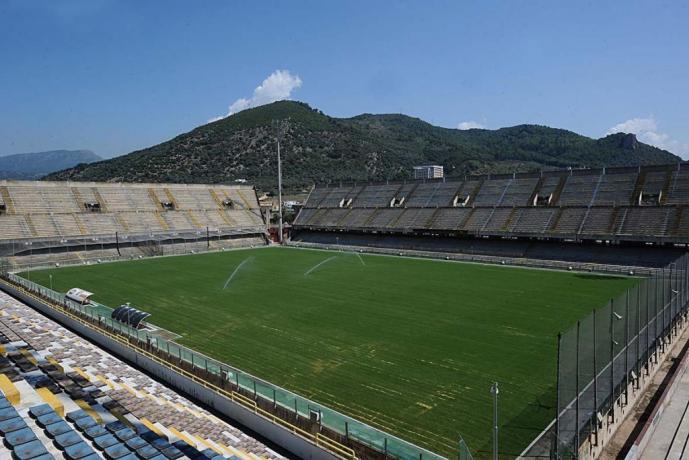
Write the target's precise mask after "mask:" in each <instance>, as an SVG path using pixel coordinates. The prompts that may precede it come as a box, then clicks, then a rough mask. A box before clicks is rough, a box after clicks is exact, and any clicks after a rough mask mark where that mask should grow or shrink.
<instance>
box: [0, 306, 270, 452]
mask: <svg viewBox="0 0 689 460" xmlns="http://www.w3.org/2000/svg"><path fill="white" fill-rule="evenodd" d="M0 438H2V442H3V444H4V445H5V447H6V448H7V449H8V450H9V451H10V453H11V456H12V458H15V459H36V460H49V459H57V458H66V459H87V460H93V459H101V458H105V459H125V460H133V459H140V460H149V459H153V460H165V459H182V458H184V459H199V460H203V459H212V458H215V459H217V458H230V459H233V460H257V459H258V458H266V459H278V458H283V457H282V455H280V454H279V453H277V452H275V451H273V450H272V449H270V448H268V447H267V446H266V445H264V444H263V443H262V442H260V441H258V440H256V439H254V438H253V437H251V436H249V435H247V434H246V433H244V432H242V431H241V430H240V429H238V428H236V427H234V426H232V425H229V424H228V423H226V422H225V421H223V420H220V419H219V418H218V417H216V416H214V415H212V414H210V413H209V412H207V411H206V410H204V409H202V408H200V407H198V406H197V405H195V404H193V403H192V402H190V401H189V400H187V399H185V398H184V397H182V396H180V395H179V394H177V393H175V392H174V391H172V390H170V389H169V388H167V387H166V386H163V385H161V384H160V383H158V382H156V381H155V380H153V379H152V378H150V377H148V376H147V375H145V374H143V373H141V372H139V371H137V370H135V369H134V368H132V367H130V366H129V365H127V364H125V363H123V362H122V361H120V360H118V359H116V358H115V357H113V356H112V355H110V354H108V353H107V352H105V351H104V350H102V349H100V348H98V347H96V346H95V345H92V344H91V343H90V342H88V341H86V340H84V339H81V338H80V337H78V336H76V335H74V334H73V333H71V332H69V331H68V330H66V329H64V328H62V327H60V326H58V325H57V324H56V323H54V322H53V321H51V320H49V319H47V318H46V317H44V316H42V315H40V314H39V313H37V312H35V311H34V310H32V309H31V308H29V307H27V306H26V305H24V304H23V303H21V302H19V301H17V300H15V299H14V298H12V297H10V296H8V295H6V294H4V293H0ZM0 456H1V455H0ZM2 458H5V457H2Z"/></svg>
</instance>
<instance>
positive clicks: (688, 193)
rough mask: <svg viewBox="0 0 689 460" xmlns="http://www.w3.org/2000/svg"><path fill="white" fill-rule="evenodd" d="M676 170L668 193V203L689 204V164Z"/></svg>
mask: <svg viewBox="0 0 689 460" xmlns="http://www.w3.org/2000/svg"><path fill="white" fill-rule="evenodd" d="M683 166H684V169H680V170H678V171H676V172H675V173H674V174H673V176H672V182H671V183H670V190H669V193H668V199H667V203H668V204H689V165H686V164H685V165H683Z"/></svg>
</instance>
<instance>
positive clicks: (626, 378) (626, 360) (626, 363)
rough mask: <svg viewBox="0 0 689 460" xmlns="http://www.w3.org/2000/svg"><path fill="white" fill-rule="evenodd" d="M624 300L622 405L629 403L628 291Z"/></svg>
mask: <svg viewBox="0 0 689 460" xmlns="http://www.w3.org/2000/svg"><path fill="white" fill-rule="evenodd" d="M624 297H625V299H624V304H625V305H624V308H625V313H624V404H625V405H627V401H629V289H627V292H626V293H625V296H624Z"/></svg>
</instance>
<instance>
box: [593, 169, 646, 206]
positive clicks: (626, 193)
mask: <svg viewBox="0 0 689 460" xmlns="http://www.w3.org/2000/svg"><path fill="white" fill-rule="evenodd" d="M637 176H638V174H637V173H632V174H605V175H603V180H601V183H600V186H599V187H598V192H597V193H596V197H595V199H594V200H593V204H594V205H613V206H615V205H617V206H620V205H627V204H629V203H630V202H631V201H632V199H633V197H632V192H633V191H634V184H635V183H636V178H637Z"/></svg>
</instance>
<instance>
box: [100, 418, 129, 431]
mask: <svg viewBox="0 0 689 460" xmlns="http://www.w3.org/2000/svg"><path fill="white" fill-rule="evenodd" d="M105 428H107V430H108V431H109V432H111V433H116V432H117V431H120V430H124V429H125V428H128V426H127V425H125V424H124V423H122V422H120V421H119V420H116V421H114V422H110V423H108V424H107V425H105Z"/></svg>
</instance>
